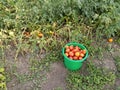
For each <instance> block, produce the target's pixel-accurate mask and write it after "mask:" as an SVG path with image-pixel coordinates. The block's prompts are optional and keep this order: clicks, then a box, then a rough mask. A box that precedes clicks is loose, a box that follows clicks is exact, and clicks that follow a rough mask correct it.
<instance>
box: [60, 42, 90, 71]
mask: <svg viewBox="0 0 120 90" xmlns="http://www.w3.org/2000/svg"><path fill="white" fill-rule="evenodd" d="M70 45H73V46H78V47H80V48H81V49H85V50H86V54H85V56H84V58H83V59H81V60H72V59H70V58H68V57H67V56H66V55H65V54H64V53H65V52H64V51H65V47H63V48H62V55H63V57H64V65H65V67H66V68H68V69H69V70H78V69H80V68H81V67H82V64H83V62H84V61H85V60H86V59H87V57H88V50H87V49H86V47H85V46H83V45H82V44H79V43H68V44H66V45H65V46H70Z"/></svg>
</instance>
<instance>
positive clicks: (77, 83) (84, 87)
mask: <svg viewBox="0 0 120 90" xmlns="http://www.w3.org/2000/svg"><path fill="white" fill-rule="evenodd" d="M86 70H87V72H88V75H83V74H82V73H79V71H78V72H69V74H68V77H67V82H68V87H69V90H76V89H77V90H88V89H89V90H93V89H94V90H102V89H103V88H104V86H105V85H106V84H108V83H109V84H114V81H115V75H114V74H113V73H109V74H107V75H106V74H103V71H102V70H101V69H100V68H96V67H95V66H94V65H92V64H91V63H89V64H87V68H86Z"/></svg>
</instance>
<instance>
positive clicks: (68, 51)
mask: <svg viewBox="0 0 120 90" xmlns="http://www.w3.org/2000/svg"><path fill="white" fill-rule="evenodd" d="M85 54H86V50H85V49H81V48H80V47H78V46H73V45H70V46H66V47H65V55H66V56H67V57H68V58H70V59H72V60H81V59H82V58H84V56H85Z"/></svg>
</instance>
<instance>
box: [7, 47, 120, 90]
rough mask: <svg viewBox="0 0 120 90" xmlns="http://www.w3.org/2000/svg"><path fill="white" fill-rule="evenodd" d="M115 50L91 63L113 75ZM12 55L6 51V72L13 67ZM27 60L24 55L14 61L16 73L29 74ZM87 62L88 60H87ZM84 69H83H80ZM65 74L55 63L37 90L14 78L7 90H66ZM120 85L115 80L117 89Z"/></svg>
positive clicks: (115, 70) (31, 85)
mask: <svg viewBox="0 0 120 90" xmlns="http://www.w3.org/2000/svg"><path fill="white" fill-rule="evenodd" d="M113 47H114V48H115V50H114V51H112V52H111V53H109V52H108V53H107V52H105V57H104V60H101V61H100V60H97V59H94V60H93V63H95V64H96V66H99V67H102V68H106V69H107V70H108V71H111V72H113V73H116V72H117V69H116V65H115V61H114V59H113V58H114V57H116V56H119V55H120V54H119V53H120V47H119V46H118V45H114V46H113ZM13 55H15V52H14V50H13V51H12V52H11V51H7V54H6V56H7V58H6V60H7V65H6V66H7V67H6V70H10V69H12V68H13V67H11V65H13V64H14V63H13V62H14V61H13V60H14V58H13ZM29 58H30V55H25V56H24V57H20V58H19V60H18V61H16V67H17V72H18V73H19V74H25V73H27V74H29V73H30V72H29V67H30V66H29ZM88 60H89V59H88ZM82 69H84V67H83V68H82ZM67 72H68V70H67V69H66V68H65V67H64V64H63V62H62V61H59V62H55V63H53V64H51V65H50V70H49V71H48V72H46V74H45V77H46V80H45V81H44V82H42V84H41V88H39V89H34V88H35V86H34V82H33V81H34V80H32V81H27V82H25V83H20V82H19V81H18V79H17V78H16V77H14V76H13V77H11V79H12V80H11V81H10V82H8V83H7V88H8V90H67V83H66V77H67ZM119 85H120V79H118V78H117V79H116V83H115V85H114V86H115V87H119ZM107 89H109V90H114V89H110V86H109V88H107V87H106V88H105V89H104V90H107Z"/></svg>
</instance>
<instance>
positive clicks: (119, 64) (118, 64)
mask: <svg viewBox="0 0 120 90" xmlns="http://www.w3.org/2000/svg"><path fill="white" fill-rule="evenodd" d="M114 60H115V64H116V67H117V76H118V78H120V57H119V56H117V57H115V58H114Z"/></svg>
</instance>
